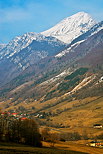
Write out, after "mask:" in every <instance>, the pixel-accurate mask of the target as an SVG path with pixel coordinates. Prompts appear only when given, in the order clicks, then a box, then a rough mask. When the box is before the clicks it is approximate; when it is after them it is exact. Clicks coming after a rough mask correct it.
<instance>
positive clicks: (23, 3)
mask: <svg viewBox="0 0 103 154" xmlns="http://www.w3.org/2000/svg"><path fill="white" fill-rule="evenodd" d="M80 11H84V12H87V13H89V14H91V16H92V17H93V18H94V19H95V20H97V21H102V20H103V0H0V43H7V42H8V41H10V40H11V39H13V38H14V37H15V36H18V35H22V34H24V33H26V32H41V31H44V30H47V29H49V28H50V27H52V26H54V25H55V24H56V23H58V22H59V21H60V20H62V19H64V18H65V17H68V16H71V15H73V14H75V13H77V12H80Z"/></svg>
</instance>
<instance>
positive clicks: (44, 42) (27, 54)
mask: <svg viewBox="0 0 103 154" xmlns="http://www.w3.org/2000/svg"><path fill="white" fill-rule="evenodd" d="M65 47H66V44H65V43H63V42H61V41H59V40H57V39H56V38H54V37H46V36H43V35H41V34H35V33H27V34H24V35H23V36H20V37H16V38H15V39H13V40H12V41H11V42H10V43H9V44H7V45H6V46H5V47H4V48H3V49H2V50H1V52H0V53H1V56H0V71H1V76H0V84H3V83H6V82H8V81H10V80H11V79H13V78H14V77H16V76H17V75H19V74H20V73H21V72H22V71H24V70H25V69H26V68H27V67H29V66H30V65H33V64H36V63H37V62H38V61H39V60H41V59H43V58H45V57H47V56H53V55H54V54H57V53H58V52H60V51H62V50H63V49H64V48H65ZM7 74H8V75H7Z"/></svg>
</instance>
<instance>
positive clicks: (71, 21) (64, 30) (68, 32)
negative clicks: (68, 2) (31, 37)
mask: <svg viewBox="0 0 103 154" xmlns="http://www.w3.org/2000/svg"><path fill="white" fill-rule="evenodd" d="M95 24H96V22H95V21H94V20H93V19H92V17H91V16H90V15H89V14H87V13H85V12H79V13H77V14H74V15H72V16H70V17H67V18H65V19H64V20H62V21H61V22H59V23H58V24H57V25H55V26H54V27H52V28H50V29H49V30H46V31H44V32H42V33H41V34H43V35H45V36H53V37H56V38H57V39H59V40H61V41H63V42H65V43H71V41H72V40H73V39H75V38H76V37H78V36H80V35H81V34H83V33H85V32H86V31H88V30H89V29H90V28H91V27H93V26H94V25H95Z"/></svg>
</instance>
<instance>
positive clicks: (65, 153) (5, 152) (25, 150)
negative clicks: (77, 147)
mask: <svg viewBox="0 0 103 154" xmlns="http://www.w3.org/2000/svg"><path fill="white" fill-rule="evenodd" d="M32 153H35V154H85V153H83V152H77V151H71V150H63V149H57V148H49V147H43V148H35V147H30V146H25V145H21V144H14V143H0V154H32Z"/></svg>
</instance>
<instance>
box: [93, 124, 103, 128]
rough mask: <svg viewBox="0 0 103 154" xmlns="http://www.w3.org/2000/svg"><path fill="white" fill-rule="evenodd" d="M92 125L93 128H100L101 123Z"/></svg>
mask: <svg viewBox="0 0 103 154" xmlns="http://www.w3.org/2000/svg"><path fill="white" fill-rule="evenodd" d="M93 127H94V128H102V127H103V125H102V124H95V125H93Z"/></svg>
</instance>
